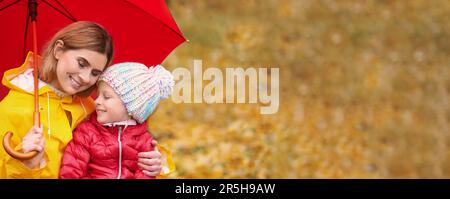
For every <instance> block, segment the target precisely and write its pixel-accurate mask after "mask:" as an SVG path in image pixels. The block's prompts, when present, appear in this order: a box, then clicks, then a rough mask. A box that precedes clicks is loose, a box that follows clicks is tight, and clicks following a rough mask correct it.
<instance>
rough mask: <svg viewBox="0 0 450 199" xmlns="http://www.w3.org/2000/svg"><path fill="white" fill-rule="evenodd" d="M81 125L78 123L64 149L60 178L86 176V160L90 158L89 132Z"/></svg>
mask: <svg viewBox="0 0 450 199" xmlns="http://www.w3.org/2000/svg"><path fill="white" fill-rule="evenodd" d="M83 129H84V128H83V125H82V124H81V125H79V127H78V128H76V129H75V131H74V132H73V139H72V140H71V141H70V142H69V144H68V145H67V147H66V150H65V151H64V156H63V160H62V163H61V170H60V173H59V177H60V178H63V179H65V178H72V179H73V178H86V177H87V168H88V162H89V159H90V154H89V146H90V139H89V133H88V132H87V131H85V130H83Z"/></svg>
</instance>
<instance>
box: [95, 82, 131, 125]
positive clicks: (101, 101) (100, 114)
mask: <svg viewBox="0 0 450 199" xmlns="http://www.w3.org/2000/svg"><path fill="white" fill-rule="evenodd" d="M97 94H98V97H97V99H95V110H96V111H97V121H98V122H100V123H102V124H105V123H111V122H120V121H124V120H127V119H129V117H128V112H127V109H126V108H125V106H124V105H123V103H122V100H121V99H120V98H119V95H117V93H116V92H114V90H113V89H112V88H111V86H109V85H108V84H106V83H105V82H103V81H100V83H99V85H98V91H97Z"/></svg>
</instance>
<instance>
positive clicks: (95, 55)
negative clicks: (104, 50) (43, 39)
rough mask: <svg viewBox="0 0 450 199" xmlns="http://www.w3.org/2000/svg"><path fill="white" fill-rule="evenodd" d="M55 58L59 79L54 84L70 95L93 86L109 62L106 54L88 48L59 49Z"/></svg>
mask: <svg viewBox="0 0 450 199" xmlns="http://www.w3.org/2000/svg"><path fill="white" fill-rule="evenodd" d="M55 58H56V59H57V60H58V63H57V65H56V76H57V79H56V80H55V81H54V82H52V84H53V86H55V87H56V88H57V89H59V90H61V91H63V92H65V93H66V94H69V95H74V94H76V93H79V92H82V91H85V90H86V89H88V88H90V87H91V86H93V85H94V84H95V83H96V82H97V80H98V78H99V76H100V74H101V73H102V71H103V69H104V68H105V65H106V62H107V58H106V55H104V54H101V53H99V52H95V51H92V50H86V49H78V50H65V51H63V50H57V51H55Z"/></svg>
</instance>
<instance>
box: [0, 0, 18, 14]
mask: <svg viewBox="0 0 450 199" xmlns="http://www.w3.org/2000/svg"><path fill="white" fill-rule="evenodd" d="M0 2H1V1H0ZM19 2H20V0H16V1H14V2H12V3H10V4H8V5H6V6H5V7H3V8H0V11H3V10H4V9H6V8H9V7H11V6H13V5H14V4H16V3H19Z"/></svg>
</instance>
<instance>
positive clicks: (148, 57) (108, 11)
mask: <svg viewBox="0 0 450 199" xmlns="http://www.w3.org/2000/svg"><path fill="white" fill-rule="evenodd" d="M36 2H37V3H38V6H37V45H38V50H39V51H41V50H42V47H43V45H44V44H45V43H46V42H47V41H48V40H50V39H51V37H52V36H53V35H54V34H55V33H56V32H57V31H58V30H60V29H61V28H63V27H65V26H67V25H68V24H70V23H72V22H74V21H93V22H96V23H99V24H100V25H102V26H103V27H105V28H106V29H107V30H108V32H109V33H110V34H111V36H112V37H113V42H114V57H113V60H112V61H113V63H117V62H123V61H135V62H141V63H144V64H146V65H147V66H152V65H156V64H160V63H161V62H162V61H163V60H164V59H165V58H166V57H167V56H168V55H169V54H170V53H171V52H172V50H173V49H174V48H176V47H177V46H178V45H180V44H181V43H183V42H184V41H186V39H185V38H184V36H183V34H182V33H181V31H180V29H179V28H178V26H177V24H176V23H175V21H174V19H173V18H172V16H171V14H170V11H169V9H168V8H167V6H166V4H165V2H164V0H95V1H92V0H76V1H74V0H36ZM9 5H10V6H9ZM27 14H28V0H2V1H0V25H1V26H2V31H1V32H0V44H1V48H0V74H1V78H2V77H3V73H4V71H6V70H8V69H10V68H15V67H17V66H19V65H20V64H21V63H22V62H23V60H24V58H25V56H26V53H27V52H28V51H29V50H33V46H32V44H33V41H32V34H31V24H30V25H29V26H28V29H29V30H27V29H26V24H27V23H26V22H27ZM6 93H7V90H6V88H4V87H3V86H1V89H0V99H2V98H3V97H4V96H5V95H6Z"/></svg>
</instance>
